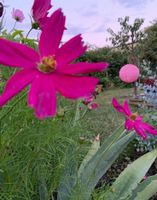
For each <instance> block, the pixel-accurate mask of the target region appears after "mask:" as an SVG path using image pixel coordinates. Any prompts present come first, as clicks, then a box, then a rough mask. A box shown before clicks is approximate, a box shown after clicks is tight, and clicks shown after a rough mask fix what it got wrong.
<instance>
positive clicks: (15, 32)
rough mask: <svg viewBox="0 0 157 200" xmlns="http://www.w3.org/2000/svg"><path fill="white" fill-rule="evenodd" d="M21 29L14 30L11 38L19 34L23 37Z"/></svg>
mask: <svg viewBox="0 0 157 200" xmlns="http://www.w3.org/2000/svg"><path fill="white" fill-rule="evenodd" d="M22 33H23V31H22V30H15V31H14V32H13V33H12V35H11V36H12V38H13V39H14V38H15V37H16V36H18V35H19V36H20V37H21V38H22V37H23V34H22Z"/></svg>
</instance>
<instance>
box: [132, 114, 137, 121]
mask: <svg viewBox="0 0 157 200" xmlns="http://www.w3.org/2000/svg"><path fill="white" fill-rule="evenodd" d="M136 117H137V113H132V114H131V115H130V119H131V120H133V121H134V120H135V119H136Z"/></svg>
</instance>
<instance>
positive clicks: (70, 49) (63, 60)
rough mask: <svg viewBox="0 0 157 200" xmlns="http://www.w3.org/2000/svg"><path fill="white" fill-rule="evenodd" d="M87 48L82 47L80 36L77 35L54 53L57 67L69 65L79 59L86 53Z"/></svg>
mask: <svg viewBox="0 0 157 200" xmlns="http://www.w3.org/2000/svg"><path fill="white" fill-rule="evenodd" d="M86 49H87V47H86V46H84V45H83V41H82V37H81V35H77V36H75V37H73V38H72V39H70V40H69V41H68V42H66V43H65V44H63V45H62V46H61V47H60V48H59V49H58V51H57V53H56V60H57V63H58V65H64V64H68V63H71V62H72V61H74V60H75V59H76V58H78V57H80V56H81V55H82V54H84V52H85V51H86Z"/></svg>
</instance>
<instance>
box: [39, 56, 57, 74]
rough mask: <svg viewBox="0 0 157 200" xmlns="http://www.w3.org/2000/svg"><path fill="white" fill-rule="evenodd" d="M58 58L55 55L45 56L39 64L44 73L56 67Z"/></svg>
mask: <svg viewBox="0 0 157 200" xmlns="http://www.w3.org/2000/svg"><path fill="white" fill-rule="evenodd" d="M56 64H57V62H56V60H55V58H54V56H47V57H43V58H42V60H41V62H40V63H39V64H38V69H39V71H41V72H43V73H51V72H53V71H55V69H56Z"/></svg>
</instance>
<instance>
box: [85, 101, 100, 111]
mask: <svg viewBox="0 0 157 200" xmlns="http://www.w3.org/2000/svg"><path fill="white" fill-rule="evenodd" d="M98 107H99V105H98V104H97V103H95V102H93V103H90V104H89V105H88V108H89V110H95V109H97V108H98Z"/></svg>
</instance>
